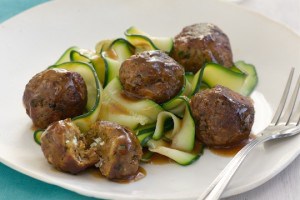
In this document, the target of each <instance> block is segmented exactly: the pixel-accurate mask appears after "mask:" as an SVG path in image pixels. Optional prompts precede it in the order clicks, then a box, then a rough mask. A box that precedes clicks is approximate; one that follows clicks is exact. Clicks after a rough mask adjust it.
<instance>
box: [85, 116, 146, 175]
mask: <svg viewBox="0 0 300 200" xmlns="http://www.w3.org/2000/svg"><path fill="white" fill-rule="evenodd" d="M87 134H88V136H87V137H89V138H93V139H92V140H94V143H92V144H91V146H92V147H93V146H96V147H97V148H98V150H97V152H98V154H99V156H100V162H99V163H98V164H99V168H100V172H101V173H102V175H103V176H105V177H107V178H108V179H127V178H129V177H130V176H133V175H135V174H136V173H137V171H138V168H139V161H140V159H141V157H142V147H141V145H140V143H139V141H138V139H137V137H136V136H135V134H134V133H132V132H131V131H130V130H129V129H127V128H124V127H122V126H121V125H119V124H117V123H114V122H108V121H98V122H96V123H94V124H93V125H92V126H91V130H90V131H89V132H88V133H87Z"/></svg>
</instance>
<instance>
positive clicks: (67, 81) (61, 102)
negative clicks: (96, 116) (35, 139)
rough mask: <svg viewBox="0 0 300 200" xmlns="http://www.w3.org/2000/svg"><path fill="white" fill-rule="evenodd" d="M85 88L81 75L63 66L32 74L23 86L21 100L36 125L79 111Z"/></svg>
mask: <svg viewBox="0 0 300 200" xmlns="http://www.w3.org/2000/svg"><path fill="white" fill-rule="evenodd" d="M86 102H87V89H86V85H85V82H84V80H83V78H82V76H81V75H80V74H78V73H76V72H70V71H67V70H64V69H48V70H45V71H42V72H40V73H38V74H36V75H35V76H34V77H33V78H32V79H31V80H30V81H29V83H28V84H27V85H26V87H25V91H24V95H23V103H24V105H25V108H26V113H27V114H28V115H29V117H30V118H31V119H32V122H33V124H34V125H35V126H36V127H37V128H46V127H47V126H48V125H49V124H51V123H52V122H55V121H58V120H61V119H66V118H68V117H75V116H78V115H80V114H82V113H83V110H84V108H85V105H86Z"/></svg>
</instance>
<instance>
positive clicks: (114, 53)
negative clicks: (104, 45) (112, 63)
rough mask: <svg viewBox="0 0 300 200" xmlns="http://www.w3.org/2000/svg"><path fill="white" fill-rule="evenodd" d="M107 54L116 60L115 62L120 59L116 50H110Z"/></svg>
mask: <svg viewBox="0 0 300 200" xmlns="http://www.w3.org/2000/svg"><path fill="white" fill-rule="evenodd" d="M106 54H107V56H108V57H109V58H111V59H114V60H117V59H118V55H117V53H116V52H115V51H114V50H108V51H106Z"/></svg>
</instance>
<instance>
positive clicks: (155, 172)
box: [0, 0, 300, 199]
mask: <svg viewBox="0 0 300 200" xmlns="http://www.w3.org/2000/svg"><path fill="white" fill-rule="evenodd" d="M197 22H212V23H215V24H217V25H218V26H219V27H221V29H223V30H224V32H225V33H227V35H228V36H229V38H230V40H231V45H232V49H233V53H234V59H235V60H239V59H242V60H246V61H247V62H251V63H253V64H255V65H256V67H257V71H258V74H259V78H260V79H259V85H258V87H257V90H256V92H255V93H254V94H253V98H254V100H255V108H256V119H255V126H254V132H257V131H259V130H261V129H262V128H263V127H264V126H266V125H267V124H268V122H269V121H270V118H271V115H272V108H274V107H275V106H276V104H277V103H278V101H279V96H280V94H281V91H282V89H283V87H284V85H283V83H285V81H286V77H287V75H288V71H289V69H290V67H292V66H294V67H297V70H296V71H297V72H299V68H300V56H299V52H300V37H299V36H297V35H296V34H294V33H293V32H291V31H290V30H288V29H287V28H286V27H283V26H281V25H279V24H277V23H274V22H273V21H270V20H268V19H266V18H264V17H262V16H259V15H257V14H255V13H252V12H249V11H246V10H244V9H241V8H240V7H238V6H235V5H231V4H226V3H222V2H218V1H212V0H201V1H199V0H189V1H180V0H164V1H161V0H152V1H146V0H127V1H122V0H113V1H104V0H102V1H99V0H81V1H74V0H65V1H51V2H48V3H45V4H43V5H40V6H37V7H35V8H33V9H31V10H28V11H26V12H24V13H22V14H20V15H18V16H16V17H14V18H12V19H10V20H8V21H6V22H4V23H3V24H1V25H0V44H1V45H0V55H1V62H0V63H1V73H0V81H1V82H0V83H1V84H0V91H1V104H0V106H1V107H0V110H1V113H2V117H1V119H2V120H1V125H0V127H1V135H0V161H1V162H3V163H4V164H6V165H8V166H10V167H12V168H13V169H16V170H18V171H20V172H22V173H24V174H27V175H29V176H31V177H34V178H37V179H40V180H42V181H45V182H48V183H52V184H55V185H58V186H61V187H64V188H67V189H69V190H72V191H75V192H78V193H81V194H84V195H88V196H94V197H101V198H118V199H133V198H136V199H188V198H194V197H196V196H197V195H198V194H199V193H201V192H202V191H203V190H204V189H205V188H206V187H207V186H208V185H209V183H210V182H211V181H212V180H213V179H214V177H216V176H217V174H218V173H219V172H220V171H221V170H222V168H223V167H224V166H225V165H226V163H227V162H228V161H229V160H230V158H226V157H220V156H217V155H214V154H212V153H211V152H209V151H205V153H204V156H203V157H201V158H200V159H199V160H198V161H197V162H196V163H195V164H193V165H191V166H187V167H181V166H178V165H175V164H174V165H173V164H170V165H143V167H144V168H146V170H147V177H146V178H144V179H142V180H140V181H138V182H135V183H131V184H117V183H113V182H109V181H107V180H105V179H99V178H96V177H95V176H94V175H91V174H88V173H85V174H81V175H77V176H72V175H68V174H64V173H61V172H58V171H56V170H53V169H52V168H51V166H50V165H48V163H47V162H46V160H45V159H44V158H43V155H42V152H41V150H40V147H39V146H38V145H36V144H35V143H34V141H33V139H32V131H31V122H30V120H29V118H28V117H27V116H26V114H25V109H24V108H23V105H22V94H23V90H24V86H25V84H26V83H27V82H28V80H29V79H30V78H31V77H32V76H33V75H34V74H36V73H37V72H39V71H41V70H43V69H45V68H46V67H47V66H48V65H51V64H52V63H53V62H54V61H56V59H57V58H58V57H59V56H60V55H61V53H62V52H63V51H64V50H65V49H66V48H68V47H70V46H72V45H77V46H80V47H83V48H90V49H92V48H94V45H95V44H96V42H97V41H99V40H101V39H105V38H113V37H119V36H122V34H123V32H124V30H125V29H126V28H128V27H130V26H131V25H135V26H137V27H140V28H141V29H143V30H145V31H146V32H149V33H151V34H152V35H156V36H174V35H175V34H177V33H178V32H179V31H180V30H181V28H182V27H183V26H186V25H190V24H193V23H197ZM267 102H268V103H267ZM299 142H300V137H299V136H296V137H294V138H290V139H286V140H285V141H280V142H273V143H268V144H267V145H265V146H260V147H259V148H257V149H256V150H254V151H253V152H252V154H250V156H249V157H248V159H247V160H246V161H245V163H244V164H243V165H242V166H241V168H240V170H239V171H238V172H237V174H236V176H235V178H234V179H233V180H232V182H231V183H230V185H229V187H228V188H227V190H226V192H225V193H224V196H230V195H234V194H238V193H242V192H245V191H248V190H250V189H252V188H255V187H257V186H259V185H261V184H262V183H264V182H266V181H267V180H269V179H270V178H272V177H273V176H274V175H276V174H277V173H279V172H280V171H281V170H282V169H283V168H285V167H286V166H287V165H288V164H289V163H290V162H291V161H292V160H293V159H294V158H295V157H296V156H297V155H298V154H299V152H300V146H299Z"/></svg>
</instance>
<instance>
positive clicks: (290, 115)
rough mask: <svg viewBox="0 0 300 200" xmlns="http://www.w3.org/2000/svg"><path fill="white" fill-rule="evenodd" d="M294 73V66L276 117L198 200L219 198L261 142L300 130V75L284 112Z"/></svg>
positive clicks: (290, 134) (293, 133)
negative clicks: (299, 100)
mask: <svg viewBox="0 0 300 200" xmlns="http://www.w3.org/2000/svg"><path fill="white" fill-rule="evenodd" d="M293 74H294V68H292V69H291V72H290V75H289V78H288V81H287V83H286V87H285V89H284V92H283V95H282V97H281V100H280V103H279V105H278V108H277V110H276V112H275V114H274V117H273V119H272V121H271V123H270V125H269V126H267V127H266V128H265V129H264V130H263V131H262V132H261V133H260V134H259V137H257V138H256V139H254V140H252V141H251V142H250V143H249V144H247V145H246V146H245V147H244V148H242V149H241V150H240V151H239V152H238V153H237V154H236V155H235V156H234V157H233V159H232V160H231V161H230V162H229V163H228V165H227V166H226V167H225V168H224V169H223V171H222V172H221V173H220V174H219V175H218V176H217V178H216V179H215V180H214V181H213V182H212V183H211V185H210V186H209V187H208V188H207V189H206V190H205V192H204V193H203V194H201V196H200V197H199V198H198V200H217V199H219V198H220V196H221V194H222V193H223V191H224V189H225V188H226V186H227V185H228V183H229V181H230V180H231V178H232V176H233V175H234V173H235V172H236V170H237V169H238V167H239V166H240V165H241V163H242V162H243V160H244V158H245V157H246V156H247V155H248V153H249V152H250V151H251V150H252V149H253V148H254V147H255V146H257V145H258V144H260V143H263V142H266V141H268V140H272V139H279V138H284V137H289V136H293V135H296V134H298V133H299V132H300V126H299V119H300V110H297V111H294V107H295V103H296V100H297V96H298V92H299V86H300V76H299V77H298V80H297V83H296V85H295V88H294V91H293V94H292V96H291V98H290V101H289V104H288V106H287V107H286V109H285V112H284V114H283V110H284V108H285V105H286V100H287V97H288V95H289V91H290V87H291V83H292V79H293Z"/></svg>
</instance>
